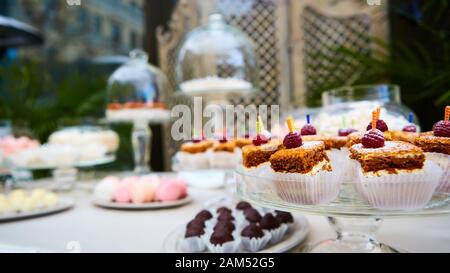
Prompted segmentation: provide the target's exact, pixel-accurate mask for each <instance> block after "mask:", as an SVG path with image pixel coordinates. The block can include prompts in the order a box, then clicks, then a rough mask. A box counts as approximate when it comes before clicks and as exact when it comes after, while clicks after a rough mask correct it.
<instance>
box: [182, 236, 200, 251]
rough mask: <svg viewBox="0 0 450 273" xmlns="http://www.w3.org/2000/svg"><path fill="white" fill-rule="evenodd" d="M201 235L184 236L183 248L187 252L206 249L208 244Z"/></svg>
mask: <svg viewBox="0 0 450 273" xmlns="http://www.w3.org/2000/svg"><path fill="white" fill-rule="evenodd" d="M203 237H204V236H201V237H190V238H182V239H181V242H180V246H181V249H183V250H184V251H187V252H203V251H205V249H206V244H205V242H204V239H203Z"/></svg>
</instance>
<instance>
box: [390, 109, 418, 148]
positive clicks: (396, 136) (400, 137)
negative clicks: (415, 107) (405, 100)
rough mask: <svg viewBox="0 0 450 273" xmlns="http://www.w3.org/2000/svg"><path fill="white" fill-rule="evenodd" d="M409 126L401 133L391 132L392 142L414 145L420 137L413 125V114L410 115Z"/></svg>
mask: <svg viewBox="0 0 450 273" xmlns="http://www.w3.org/2000/svg"><path fill="white" fill-rule="evenodd" d="M408 119H409V124H408V125H406V126H405V127H403V129H402V130H401V131H391V137H392V140H397V141H404V142H409V143H412V144H414V142H415V140H416V138H417V137H418V136H419V133H418V132H417V126H416V125H415V124H414V123H413V121H414V117H413V114H412V113H410V114H409V118H408Z"/></svg>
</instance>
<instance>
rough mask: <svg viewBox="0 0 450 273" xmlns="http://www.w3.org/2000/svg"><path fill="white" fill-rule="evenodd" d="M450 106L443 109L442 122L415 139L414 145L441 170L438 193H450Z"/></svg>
mask: <svg viewBox="0 0 450 273" xmlns="http://www.w3.org/2000/svg"><path fill="white" fill-rule="evenodd" d="M449 118H450V106H447V107H446V108H445V117H444V120H441V121H439V122H437V123H436V124H435V125H434V126H433V131H432V132H429V133H424V134H421V135H420V136H418V137H416V139H415V142H414V144H415V145H417V146H419V147H421V148H422V150H423V151H424V152H425V156H426V158H427V159H429V160H432V161H433V162H434V163H436V164H438V165H439V167H440V168H441V169H442V170H443V172H444V173H443V175H442V177H441V179H440V182H439V185H438V188H437V189H436V191H438V192H447V193H448V192H450V120H449Z"/></svg>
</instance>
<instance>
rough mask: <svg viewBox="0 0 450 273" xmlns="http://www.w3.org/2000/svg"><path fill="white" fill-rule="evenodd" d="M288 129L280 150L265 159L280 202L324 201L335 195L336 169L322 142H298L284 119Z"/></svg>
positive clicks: (299, 137)
mask: <svg viewBox="0 0 450 273" xmlns="http://www.w3.org/2000/svg"><path fill="white" fill-rule="evenodd" d="M288 127H289V130H290V132H289V133H288V134H287V135H286V137H285V138H284V140H283V147H284V149H280V150H279V151H277V152H276V153H274V154H273V155H272V156H271V157H270V159H269V161H270V167H271V174H270V178H271V179H272V180H273V182H274V184H275V189H276V192H277V194H278V196H279V197H280V198H281V199H283V200H284V201H287V202H290V203H296V204H303V205H312V204H322V203H328V202H330V201H332V200H333V199H335V198H336V197H337V194H338V193H339V185H340V180H339V179H336V176H339V172H338V171H336V172H332V167H331V165H330V161H329V159H328V156H327V153H326V151H325V144H324V143H323V142H322V141H308V142H304V143H303V141H302V137H301V136H300V134H298V133H296V132H294V131H293V130H292V129H293V126H292V120H291V119H288Z"/></svg>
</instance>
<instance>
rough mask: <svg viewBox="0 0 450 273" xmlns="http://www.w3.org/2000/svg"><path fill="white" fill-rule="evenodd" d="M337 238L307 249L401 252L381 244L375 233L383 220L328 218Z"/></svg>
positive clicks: (342, 251) (348, 251) (317, 250)
mask: <svg viewBox="0 0 450 273" xmlns="http://www.w3.org/2000/svg"><path fill="white" fill-rule="evenodd" d="M328 222H329V223H330V225H331V226H332V227H333V228H334V230H335V231H336V234H337V238H336V239H334V240H325V241H323V242H320V243H318V244H316V245H313V246H310V247H307V248H306V249H305V250H304V251H306V252H310V253H399V252H400V251H398V250H396V249H394V248H392V247H390V246H387V245H385V244H383V243H380V242H378V241H377V240H376V238H375V233H376V231H377V230H378V228H379V227H380V225H381V223H382V222H383V220H382V219H381V218H356V217H355V218H336V217H328Z"/></svg>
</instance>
